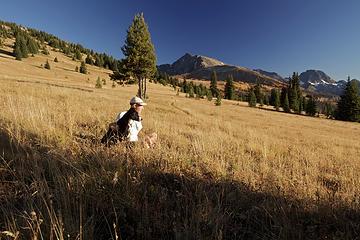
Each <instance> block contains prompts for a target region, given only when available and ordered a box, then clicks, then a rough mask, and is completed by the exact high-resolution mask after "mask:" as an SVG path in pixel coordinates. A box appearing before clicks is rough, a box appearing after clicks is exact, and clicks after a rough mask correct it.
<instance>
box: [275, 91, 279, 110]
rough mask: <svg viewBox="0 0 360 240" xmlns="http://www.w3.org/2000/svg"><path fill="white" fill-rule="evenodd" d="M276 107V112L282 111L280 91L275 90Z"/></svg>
mask: <svg viewBox="0 0 360 240" xmlns="http://www.w3.org/2000/svg"><path fill="white" fill-rule="evenodd" d="M274 107H275V109H276V111H279V109H280V93H279V90H278V89H276V90H275V96H274Z"/></svg>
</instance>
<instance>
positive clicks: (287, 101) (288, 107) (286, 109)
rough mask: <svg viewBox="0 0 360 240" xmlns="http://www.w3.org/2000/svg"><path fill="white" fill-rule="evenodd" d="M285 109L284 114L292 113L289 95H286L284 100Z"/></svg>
mask: <svg viewBox="0 0 360 240" xmlns="http://www.w3.org/2000/svg"><path fill="white" fill-rule="evenodd" d="M283 109H284V112H286V113H289V112H291V111H290V105H289V98H288V94H287V93H285V98H284V103H283Z"/></svg>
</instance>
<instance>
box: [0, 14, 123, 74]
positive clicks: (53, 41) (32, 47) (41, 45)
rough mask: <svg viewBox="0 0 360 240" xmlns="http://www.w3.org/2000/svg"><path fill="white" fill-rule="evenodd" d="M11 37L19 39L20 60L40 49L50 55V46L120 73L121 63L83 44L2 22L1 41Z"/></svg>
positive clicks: (17, 51)
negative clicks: (48, 47)
mask: <svg viewBox="0 0 360 240" xmlns="http://www.w3.org/2000/svg"><path fill="white" fill-rule="evenodd" d="M4 26H7V27H8V28H9V29H5V28H4ZM1 36H2V37H1ZM10 37H14V38H16V39H18V40H16V41H15V46H14V56H15V57H16V58H17V59H19V60H20V59H21V58H26V57H27V56H28V54H37V53H38V52H39V50H40V49H42V52H43V53H44V54H46V55H48V54H49V53H48V51H47V49H46V45H49V46H50V47H52V48H54V49H56V50H58V51H61V52H62V53H64V54H65V55H67V56H69V57H73V59H76V60H79V61H82V60H83V59H82V54H83V55H86V56H89V59H91V62H90V61H89V59H88V60H86V63H88V62H89V63H88V64H92V65H95V66H98V67H103V68H107V69H110V70H112V71H118V66H119V65H121V63H120V61H119V60H117V59H115V58H113V57H112V56H109V55H107V54H105V53H96V52H94V51H93V50H90V49H87V48H85V47H83V46H82V45H81V44H74V43H69V42H66V41H63V40H61V39H59V38H58V37H56V36H54V35H52V34H49V33H46V32H44V31H39V30H36V29H32V28H25V27H23V26H21V25H17V24H15V23H9V22H4V21H0V39H1V38H2V39H4V38H10ZM16 48H17V49H16Z"/></svg>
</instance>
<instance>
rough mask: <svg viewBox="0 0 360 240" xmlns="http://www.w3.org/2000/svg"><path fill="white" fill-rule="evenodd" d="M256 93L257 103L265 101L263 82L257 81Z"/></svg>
mask: <svg viewBox="0 0 360 240" xmlns="http://www.w3.org/2000/svg"><path fill="white" fill-rule="evenodd" d="M254 93H255V96H256V100H257V103H260V102H263V93H262V91H261V84H260V83H259V82H258V80H257V81H256V85H255V87H254Z"/></svg>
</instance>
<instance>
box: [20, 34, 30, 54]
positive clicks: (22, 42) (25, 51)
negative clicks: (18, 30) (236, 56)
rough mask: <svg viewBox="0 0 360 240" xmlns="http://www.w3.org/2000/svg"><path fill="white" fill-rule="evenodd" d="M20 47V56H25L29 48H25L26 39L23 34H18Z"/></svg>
mask: <svg viewBox="0 0 360 240" xmlns="http://www.w3.org/2000/svg"><path fill="white" fill-rule="evenodd" d="M20 49H21V54H22V57H23V58H27V57H28V54H29V50H28V48H27V43H26V40H25V38H24V37H23V36H20Z"/></svg>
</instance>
